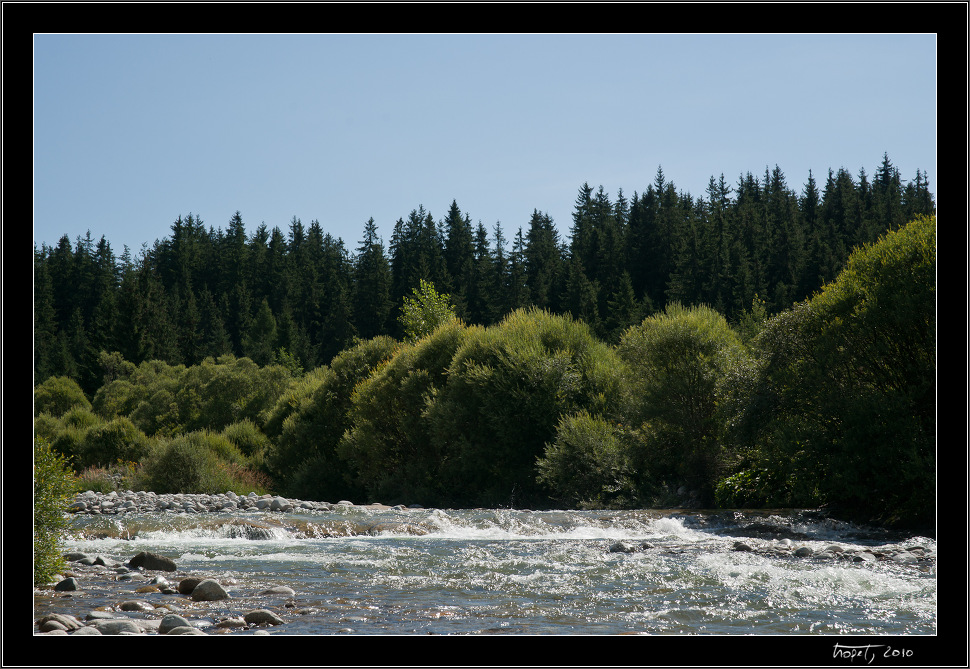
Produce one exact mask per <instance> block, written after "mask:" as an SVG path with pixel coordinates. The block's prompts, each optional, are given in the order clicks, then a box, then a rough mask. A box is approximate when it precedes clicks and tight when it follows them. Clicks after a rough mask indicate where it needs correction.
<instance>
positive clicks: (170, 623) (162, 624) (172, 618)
mask: <svg viewBox="0 0 970 669" xmlns="http://www.w3.org/2000/svg"><path fill="white" fill-rule="evenodd" d="M191 626H192V625H191V623H189V621H188V620H186V619H185V618H183V617H182V616H179V615H176V614H174V613H170V614H168V615H167V616H165V617H164V618H162V619H161V620H160V621H159V623H158V633H159V634H168V633H169V632H170V631H171V630H173V629H175V628H176V627H191Z"/></svg>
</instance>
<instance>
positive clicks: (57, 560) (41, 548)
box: [34, 437, 76, 585]
mask: <svg viewBox="0 0 970 669" xmlns="http://www.w3.org/2000/svg"><path fill="white" fill-rule="evenodd" d="M75 490H76V481H75V477H74V473H73V471H72V470H71V466H70V464H69V463H68V461H67V459H66V458H65V457H64V456H62V455H59V454H58V453H57V452H56V451H55V450H54V449H53V448H51V445H50V444H49V443H47V441H46V440H45V439H43V438H40V437H38V438H35V439H34V585H45V584H47V583H50V582H51V580H52V579H53V578H54V577H55V575H57V574H58V573H60V571H61V570H62V569H63V568H64V566H65V562H64V558H63V556H62V555H61V550H60V540H61V537H62V535H63V533H64V530H65V529H66V528H67V524H68V523H67V518H66V515H65V512H66V510H67V503H68V501H69V500H70V497H71V495H72V494H73V493H74V492H75Z"/></svg>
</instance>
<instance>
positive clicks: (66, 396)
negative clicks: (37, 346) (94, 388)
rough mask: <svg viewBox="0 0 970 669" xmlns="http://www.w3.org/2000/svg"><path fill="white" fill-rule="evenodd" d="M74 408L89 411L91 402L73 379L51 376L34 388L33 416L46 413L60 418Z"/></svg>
mask: <svg viewBox="0 0 970 669" xmlns="http://www.w3.org/2000/svg"><path fill="white" fill-rule="evenodd" d="M74 407H80V408H83V409H88V410H90V409H91V402H89V401H88V398H87V397H86V396H85V394H84V391H83V390H81V386H79V385H78V383H77V381H75V380H74V379H71V378H68V377H66V376H52V377H50V378H48V379H46V380H45V381H44V382H43V383H41V384H39V385H38V386H37V387H36V388H34V415H35V416H37V415H39V414H42V413H48V414H50V415H52V416H56V417H60V416H62V415H64V414H65V413H67V412H68V411H69V410H71V409H72V408H74Z"/></svg>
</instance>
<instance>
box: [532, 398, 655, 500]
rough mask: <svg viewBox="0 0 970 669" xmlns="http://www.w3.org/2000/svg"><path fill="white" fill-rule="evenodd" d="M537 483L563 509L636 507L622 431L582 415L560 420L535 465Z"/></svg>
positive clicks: (619, 427) (587, 415) (585, 414)
mask: <svg viewBox="0 0 970 669" xmlns="http://www.w3.org/2000/svg"><path fill="white" fill-rule="evenodd" d="M538 470H539V478H538V480H539V482H540V483H542V484H544V485H546V486H547V487H548V488H549V490H550V497H552V498H553V499H555V500H558V501H560V502H562V503H564V504H565V505H567V506H568V507H569V508H573V507H577V508H586V509H603V508H630V507H633V506H636V494H635V486H634V481H633V476H632V474H633V472H632V470H631V466H630V458H629V446H628V444H627V443H626V441H625V440H624V439H623V432H622V427H621V426H619V425H617V424H615V423H611V422H609V421H606V420H604V419H602V418H599V417H596V416H591V415H589V414H588V413H587V412H585V411H581V412H579V413H577V414H573V415H570V416H565V417H563V418H562V420H560V422H559V427H558V428H557V429H556V438H555V441H553V442H552V443H551V444H549V445H548V446H546V449H545V453H544V454H543V456H542V458H540V459H539V462H538Z"/></svg>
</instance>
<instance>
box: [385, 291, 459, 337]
mask: <svg viewBox="0 0 970 669" xmlns="http://www.w3.org/2000/svg"><path fill="white" fill-rule="evenodd" d="M412 293H413V295H414V296H413V297H405V298H404V304H403V305H402V306H401V315H400V316H399V319H398V320H399V321H400V323H401V328H402V329H403V331H404V336H405V338H406V339H407V340H408V341H411V342H414V341H417V340H418V339H421V338H422V337H426V336H428V335H430V334H431V333H432V332H434V331H435V330H437V329H438V328H439V327H440V326H442V325H444V324H446V323H450V322H451V321H454V320H456V319H457V318H458V317H457V316H456V315H455V310H454V307H452V306H451V303H450V298H449V296H448V295H447V294H442V293H439V292H438V291H436V290H435V287H434V284H432V283H431V282H429V281H425V280H424V279H421V280H420V282H419V287H418V288H415V289H414V290H413V291H412Z"/></svg>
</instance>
